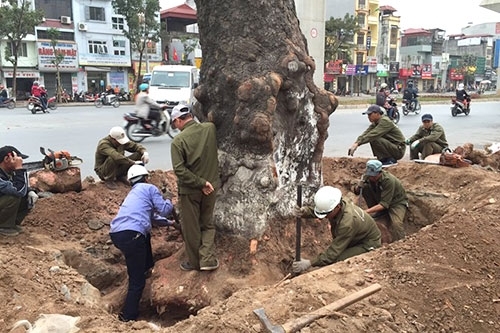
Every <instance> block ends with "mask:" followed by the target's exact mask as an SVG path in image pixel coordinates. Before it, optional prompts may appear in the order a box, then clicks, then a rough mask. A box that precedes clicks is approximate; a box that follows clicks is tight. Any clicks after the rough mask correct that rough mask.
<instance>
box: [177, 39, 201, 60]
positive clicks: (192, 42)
mask: <svg viewBox="0 0 500 333" xmlns="http://www.w3.org/2000/svg"><path fill="white" fill-rule="evenodd" d="M181 42H182V45H183V46H184V56H185V57H184V61H186V59H187V58H188V56H189V55H190V54H191V53H192V52H193V51H194V50H195V49H196V46H198V43H199V40H198V38H190V37H181Z"/></svg>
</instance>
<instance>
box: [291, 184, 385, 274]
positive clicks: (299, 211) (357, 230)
mask: <svg viewBox="0 0 500 333" xmlns="http://www.w3.org/2000/svg"><path fill="white" fill-rule="evenodd" d="M314 205H315V206H314V208H312V207H307V206H303V207H296V209H295V215H296V216H298V217H305V218H307V217H317V218H320V219H323V218H327V219H328V221H329V222H330V230H331V233H332V238H333V241H332V243H331V244H330V246H329V247H328V248H327V249H326V250H325V251H324V252H323V253H320V254H319V255H318V256H317V257H316V258H315V259H314V260H313V261H310V260H308V259H302V260H300V261H295V262H294V263H293V265H292V269H293V272H295V273H301V272H303V271H305V270H307V269H308V268H309V267H311V266H327V265H330V264H333V263H335V262H338V261H343V260H345V259H347V258H350V257H354V256H357V255H359V254H362V253H365V252H368V251H371V250H374V249H376V248H378V247H380V246H381V234H380V230H379V229H378V227H377V224H376V223H375V221H374V220H373V218H372V217H371V216H370V215H369V214H367V213H366V212H365V211H363V209H361V208H360V207H358V206H356V205H355V204H353V203H352V202H350V201H346V200H344V199H343V198H342V192H341V191H340V190H339V189H338V188H335V187H332V186H324V187H322V188H320V189H319V190H318V191H317V192H316V194H315V195H314Z"/></svg>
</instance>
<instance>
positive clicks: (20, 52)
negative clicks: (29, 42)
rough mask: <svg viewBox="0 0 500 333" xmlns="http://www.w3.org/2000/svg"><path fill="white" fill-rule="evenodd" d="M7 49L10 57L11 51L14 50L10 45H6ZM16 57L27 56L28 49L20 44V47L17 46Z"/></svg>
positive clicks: (23, 44) (24, 44)
mask: <svg viewBox="0 0 500 333" xmlns="http://www.w3.org/2000/svg"><path fill="white" fill-rule="evenodd" d="M7 47H8V49H9V52H10V54H11V55H12V54H13V52H12V50H13V49H14V48H13V45H12V43H8V44H7ZM17 56H18V57H27V56H28V47H27V46H26V43H21V45H19V48H18V49H17Z"/></svg>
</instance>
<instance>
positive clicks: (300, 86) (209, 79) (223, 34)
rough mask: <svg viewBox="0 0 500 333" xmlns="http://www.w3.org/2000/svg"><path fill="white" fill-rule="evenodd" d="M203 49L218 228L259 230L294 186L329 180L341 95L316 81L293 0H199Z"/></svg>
mask: <svg viewBox="0 0 500 333" xmlns="http://www.w3.org/2000/svg"><path fill="white" fill-rule="evenodd" d="M196 5H197V11H198V25H199V30H200V43H201V47H202V51H203V63H202V67H201V74H200V75H201V85H200V86H199V87H198V88H197V90H196V92H195V96H196V98H197V99H198V101H199V104H198V105H197V107H195V113H196V115H197V116H198V117H199V118H200V119H201V120H206V119H208V120H211V121H213V122H214V123H215V124H216V126H217V136H218V138H217V139H218V144H219V162H220V167H221V175H222V182H223V186H222V189H221V191H220V192H219V194H220V197H219V199H218V202H217V206H216V209H215V215H216V223H217V225H218V227H219V228H223V229H226V230H227V231H229V232H234V233H236V234H240V235H243V236H244V237H248V238H254V237H259V236H260V235H261V234H262V233H263V232H264V230H265V228H266V226H267V221H268V220H269V218H272V217H277V216H286V215H289V214H290V212H291V209H292V208H293V206H294V205H295V193H296V192H295V186H296V185H297V184H298V183H307V184H308V185H312V187H314V186H316V187H318V186H319V185H320V183H321V159H322V156H323V147H324V142H325V140H326V138H327V135H328V134H327V128H328V125H329V119H328V117H329V115H330V114H331V113H333V112H334V111H335V109H336V107H337V105H338V103H337V100H336V98H335V96H334V95H333V94H331V93H329V92H327V91H325V90H324V89H320V88H318V87H317V86H316V85H315V84H314V82H313V72H314V70H315V67H316V65H318V66H323V64H315V63H314V59H312V58H311V57H310V56H309V55H308V49H307V42H306V39H305V37H304V36H303V34H302V32H301V31H300V27H299V21H298V19H297V16H296V12H295V4H294V1H293V0H255V1H247V0H197V1H196Z"/></svg>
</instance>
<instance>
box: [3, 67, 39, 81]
mask: <svg viewBox="0 0 500 333" xmlns="http://www.w3.org/2000/svg"><path fill="white" fill-rule="evenodd" d="M4 68H5V67H4ZM3 74H4V76H5V77H6V78H12V77H14V72H13V71H9V70H7V71H4V72H3ZM16 77H18V78H28V79H29V78H33V79H36V78H39V77H40V72H36V71H20V70H17V72H16Z"/></svg>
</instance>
